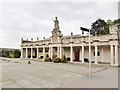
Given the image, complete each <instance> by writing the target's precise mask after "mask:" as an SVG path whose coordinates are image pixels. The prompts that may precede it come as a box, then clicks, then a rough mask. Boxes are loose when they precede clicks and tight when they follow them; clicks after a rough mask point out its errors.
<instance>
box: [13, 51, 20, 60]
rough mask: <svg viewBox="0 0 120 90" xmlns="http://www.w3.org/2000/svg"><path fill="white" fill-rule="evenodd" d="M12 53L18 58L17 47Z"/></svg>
mask: <svg viewBox="0 0 120 90" xmlns="http://www.w3.org/2000/svg"><path fill="white" fill-rule="evenodd" d="M13 54H14V57H15V58H20V51H19V50H18V49H15V50H14V51H13Z"/></svg>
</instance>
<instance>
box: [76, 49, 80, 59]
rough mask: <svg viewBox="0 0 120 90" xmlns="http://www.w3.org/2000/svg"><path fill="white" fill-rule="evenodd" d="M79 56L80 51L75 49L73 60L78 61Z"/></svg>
mask: <svg viewBox="0 0 120 90" xmlns="http://www.w3.org/2000/svg"><path fill="white" fill-rule="evenodd" d="M79 58H80V51H79V50H75V61H79Z"/></svg>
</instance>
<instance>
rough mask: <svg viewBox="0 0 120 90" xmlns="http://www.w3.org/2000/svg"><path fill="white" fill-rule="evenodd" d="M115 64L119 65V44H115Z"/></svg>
mask: <svg viewBox="0 0 120 90" xmlns="http://www.w3.org/2000/svg"><path fill="white" fill-rule="evenodd" d="M115 66H118V45H115Z"/></svg>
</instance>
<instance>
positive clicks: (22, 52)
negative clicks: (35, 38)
mask: <svg viewBox="0 0 120 90" xmlns="http://www.w3.org/2000/svg"><path fill="white" fill-rule="evenodd" d="M20 58H23V48H21V57H20Z"/></svg>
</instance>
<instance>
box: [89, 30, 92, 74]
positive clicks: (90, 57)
mask: <svg viewBox="0 0 120 90" xmlns="http://www.w3.org/2000/svg"><path fill="white" fill-rule="evenodd" d="M89 76H92V72H91V40H90V29H89Z"/></svg>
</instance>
